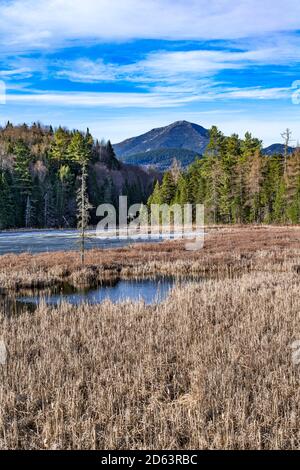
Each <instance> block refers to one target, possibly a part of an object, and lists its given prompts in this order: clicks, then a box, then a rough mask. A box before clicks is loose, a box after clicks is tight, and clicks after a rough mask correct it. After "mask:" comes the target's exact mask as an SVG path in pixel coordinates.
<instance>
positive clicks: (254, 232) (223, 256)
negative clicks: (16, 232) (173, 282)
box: [0, 226, 300, 290]
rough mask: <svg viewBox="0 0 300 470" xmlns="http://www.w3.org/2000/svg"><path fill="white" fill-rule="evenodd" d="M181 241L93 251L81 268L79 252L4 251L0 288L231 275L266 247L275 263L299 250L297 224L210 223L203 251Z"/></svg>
mask: <svg viewBox="0 0 300 470" xmlns="http://www.w3.org/2000/svg"><path fill="white" fill-rule="evenodd" d="M185 242H186V241H185V240H173V241H163V242H159V243H135V244H132V245H126V246H123V247H115V248H107V249H91V250H87V251H86V265H85V266H82V265H81V264H80V257H79V253H78V252H77V251H68V252H66V251H57V252H51V253H38V254H29V253H23V254H5V255H2V256H0V288H2V289H15V290H18V289H22V288H25V289H28V288H44V287H49V286H55V285H59V284H60V283H62V282H68V283H70V284H71V285H73V286H75V287H76V286H81V285H84V286H87V287H88V286H93V285H95V284H96V283H97V282H100V281H101V280H107V279H113V278H116V277H118V278H120V279H128V278H130V277H145V276H146V275H147V276H155V275H170V274H172V275H194V274H196V275H198V276H199V275H203V276H204V275H205V276H228V275H229V276H230V275H235V274H239V273H242V272H249V271H251V270H254V269H260V268H261V263H262V260H263V257H264V253H266V251H268V252H269V255H268V256H269V257H270V256H271V257H272V258H273V259H274V260H275V261H276V262H277V263H284V262H285V261H286V260H289V261H290V262H291V263H292V262H293V259H294V258H296V256H295V253H296V254H298V253H299V254H300V226H285V227H283V226H281V227H278V226H277V227H276V226H222V227H212V228H210V229H208V230H207V233H206V236H205V243H204V248H203V249H201V250H199V251H186V250H185V246H184V245H185ZM294 264H295V265H296V259H294ZM299 264H300V263H299Z"/></svg>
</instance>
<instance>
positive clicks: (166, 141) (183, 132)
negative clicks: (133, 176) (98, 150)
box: [113, 121, 209, 168]
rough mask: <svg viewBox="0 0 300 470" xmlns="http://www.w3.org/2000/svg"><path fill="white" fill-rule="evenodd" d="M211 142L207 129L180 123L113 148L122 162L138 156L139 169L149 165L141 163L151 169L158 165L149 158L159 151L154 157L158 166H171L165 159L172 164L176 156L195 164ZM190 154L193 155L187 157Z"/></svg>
mask: <svg viewBox="0 0 300 470" xmlns="http://www.w3.org/2000/svg"><path fill="white" fill-rule="evenodd" d="M208 141H209V131H208V130H207V129H205V128H204V127H202V126H199V125H197V124H193V123H191V122H188V121H176V122H174V123H173V124H170V125H169V126H166V127H159V128H156V129H152V130H151V131H149V132H146V133H145V134H142V135H140V136H137V137H132V138H130V139H126V140H124V141H123V142H120V143H118V144H114V146H113V147H114V150H115V152H116V155H117V157H118V158H119V159H120V160H122V161H126V162H127V163H129V161H130V160H132V156H134V158H133V160H134V163H135V164H137V165H139V164H145V163H141V162H145V161H146V162H147V163H146V164H147V165H151V164H154V163H153V161H152V160H151V157H150V158H147V155H146V154H147V153H148V152H153V151H159V152H160V153H155V154H154V160H155V166H156V167H157V168H165V167H166V166H168V165H166V163H165V162H164V160H163V159H164V158H167V160H168V161H170V160H171V161H172V159H173V158H174V157H175V156H176V158H178V159H179V160H181V159H182V160H183V161H185V159H186V158H187V159H188V163H191V161H192V160H193V159H194V157H195V156H196V155H201V154H202V153H203V152H204V151H205V149H206V146H207V144H208ZM179 150H181V151H182V152H179ZM187 151H191V153H190V154H187ZM175 153H176V155H175ZM172 154H174V157H173V158H172V156H171V155H172ZM150 155H151V154H150Z"/></svg>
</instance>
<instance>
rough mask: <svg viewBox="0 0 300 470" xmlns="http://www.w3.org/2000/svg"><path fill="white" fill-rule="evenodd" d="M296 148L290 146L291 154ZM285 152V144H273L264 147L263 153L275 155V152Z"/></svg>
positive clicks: (289, 151)
mask: <svg viewBox="0 0 300 470" xmlns="http://www.w3.org/2000/svg"><path fill="white" fill-rule="evenodd" d="M294 150H295V149H294V148H293V147H288V153H289V155H290V154H292V153H293V152H294ZM284 152H285V146H284V144H272V145H269V146H268V147H265V148H264V149H262V153H263V155H275V154H279V155H283V154H284Z"/></svg>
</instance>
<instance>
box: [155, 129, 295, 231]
mask: <svg viewBox="0 0 300 470" xmlns="http://www.w3.org/2000/svg"><path fill="white" fill-rule="evenodd" d="M261 147H262V145H261V141H259V140H258V139H256V138H253V137H252V135H251V134H250V133H247V134H246V135H245V138H244V139H239V137H238V135H236V134H233V135H232V136H231V137H225V136H224V135H223V134H222V133H221V132H220V131H219V130H218V129H217V128H216V127H212V128H211V130H210V141H209V144H208V146H207V150H206V152H205V154H204V157H203V158H202V159H198V160H196V161H195V162H194V163H193V164H192V165H191V166H190V167H189V168H188V170H187V171H186V172H184V171H181V170H180V168H179V167H178V165H177V164H174V165H173V167H172V168H171V170H169V171H167V172H166V173H165V174H164V177H163V181H162V183H161V184H159V183H157V184H156V186H155V189H154V192H153V194H152V195H151V197H150V198H149V201H148V203H149V204H151V203H155V204H161V203H167V204H174V203H178V204H181V205H183V204H185V203H187V202H190V203H194V204H196V203H204V205H205V214H206V222H213V223H249V222H258V223H261V222H265V223H272V222H273V223H283V222H290V223H298V222H300V150H299V149H296V150H295V151H294V152H293V153H292V154H290V153H289V149H288V148H286V149H285V152H283V155H279V154H277V155H273V156H265V155H263V154H262V151H261V150H262V148H261Z"/></svg>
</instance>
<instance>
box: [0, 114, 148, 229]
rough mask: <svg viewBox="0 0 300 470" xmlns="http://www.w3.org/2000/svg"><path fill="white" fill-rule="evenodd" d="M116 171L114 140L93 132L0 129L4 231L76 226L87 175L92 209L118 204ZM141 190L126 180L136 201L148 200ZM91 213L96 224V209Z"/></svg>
mask: <svg viewBox="0 0 300 470" xmlns="http://www.w3.org/2000/svg"><path fill="white" fill-rule="evenodd" d="M99 162H101V164H102V165H104V166H105V169H106V170H107V171H106V173H105V175H106V176H105V177H103V178H102V180H101V184H99V180H97V178H96V175H95V165H96V164H97V163H99ZM114 170H116V171H122V164H121V163H120V162H119V161H118V160H117V158H116V156H115V153H114V150H113V147H112V145H111V143H110V141H108V142H104V141H101V142H99V141H98V140H94V139H93V137H92V135H91V134H90V132H89V130H88V129H87V131H86V132H84V133H83V132H80V131H78V130H72V131H70V130H68V129H66V128H63V127H59V128H57V129H53V128H52V127H51V126H42V125H41V124H39V123H34V124H33V125H31V126H27V125H26V124H23V125H19V126H14V125H12V124H11V123H10V122H8V123H7V124H6V126H5V127H3V128H0V229H10V228H21V227H22V228H23V227H30V228H42V227H47V228H51V227H75V226H76V225H77V221H78V198H79V197H81V196H78V194H80V191H81V192H82V175H83V176H84V186H85V187H84V191H86V197H87V198H88V200H89V209H90V207H91V206H93V207H95V208H96V207H97V206H98V205H99V204H101V203H102V202H109V203H112V204H117V201H118V195H119V194H118V190H117V188H116V187H115V185H114V181H113V179H112V178H111V172H112V171H114ZM142 189H143V188H140V187H139V186H138V185H137V184H136V185H133V184H132V183H131V184H129V183H127V182H125V184H124V188H122V192H124V193H126V194H127V195H128V197H129V201H130V202H131V203H134V202H139V201H141V200H143V198H145V194H144V193H143V190H142ZM89 213H90V215H91V223H93V222H95V214H94V213H95V211H89Z"/></svg>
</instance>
